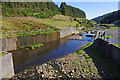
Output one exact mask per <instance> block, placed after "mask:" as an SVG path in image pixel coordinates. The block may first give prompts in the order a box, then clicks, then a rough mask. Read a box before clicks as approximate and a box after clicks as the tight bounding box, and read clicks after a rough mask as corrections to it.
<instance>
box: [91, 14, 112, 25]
mask: <svg viewBox="0 0 120 80" xmlns="http://www.w3.org/2000/svg"><path fill="white" fill-rule="evenodd" d="M109 14H110V13H108V14H105V15H102V16H98V17H96V18H93V19H92V20H93V21H95V22H97V23H100V22H101V20H102V18H104V17H105V16H107V15H109Z"/></svg>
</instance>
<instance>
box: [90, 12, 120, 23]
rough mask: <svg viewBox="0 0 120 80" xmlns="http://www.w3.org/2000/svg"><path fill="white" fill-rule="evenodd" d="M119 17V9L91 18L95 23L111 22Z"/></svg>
mask: <svg viewBox="0 0 120 80" xmlns="http://www.w3.org/2000/svg"><path fill="white" fill-rule="evenodd" d="M119 19H120V10H118V11H114V12H111V13H108V14H105V15H103V16H99V17H96V18H94V19H92V20H93V21H96V22H97V23H102V24H111V23H113V22H115V21H117V20H119Z"/></svg>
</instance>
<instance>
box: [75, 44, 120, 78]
mask: <svg viewBox="0 0 120 80" xmlns="http://www.w3.org/2000/svg"><path fill="white" fill-rule="evenodd" d="M117 45H119V44H117ZM119 46H120V45H119ZM88 47H91V48H89V52H88V53H87V48H88ZM76 53H77V54H78V55H84V57H85V60H86V61H85V62H84V65H81V66H79V67H78V69H79V70H82V69H83V70H86V71H87V72H90V71H91V70H94V71H95V72H97V71H99V73H100V72H101V71H103V72H104V74H105V73H106V72H108V73H110V74H111V75H112V77H113V78H119V72H118V70H119V68H120V65H119V64H117V63H115V62H114V61H112V60H110V59H107V58H106V56H105V55H104V54H103V53H102V52H101V51H99V50H98V49H97V48H96V47H95V45H94V44H93V42H92V43H89V44H87V45H85V46H83V47H82V48H81V49H80V50H78V51H77V52H76ZM103 61H104V62H103ZM76 62H77V61H76ZM82 62H83V61H82ZM86 62H87V65H86V64H85V63H86ZM92 62H94V64H95V66H96V67H93V68H92V69H91V68H90V67H88V65H91V66H92ZM111 64H112V65H111ZM102 68H103V69H104V70H101V69H102ZM103 77H104V76H103Z"/></svg>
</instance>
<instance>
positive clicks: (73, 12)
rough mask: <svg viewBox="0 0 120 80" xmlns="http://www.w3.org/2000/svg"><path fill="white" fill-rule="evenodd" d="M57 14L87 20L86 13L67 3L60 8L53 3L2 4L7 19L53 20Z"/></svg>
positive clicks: (3, 13)
mask: <svg viewBox="0 0 120 80" xmlns="http://www.w3.org/2000/svg"><path fill="white" fill-rule="evenodd" d="M64 4H65V5H64ZM64 9H65V13H64ZM56 14H63V15H67V16H72V17H80V18H85V13H84V11H82V10H80V9H78V8H74V7H72V6H68V5H66V3H62V4H61V7H60V8H59V7H58V6H57V5H55V4H54V3H53V2H2V15H3V16H6V17H11V16H12V17H15V16H36V17H38V18H51V17H53V16H54V15H56Z"/></svg>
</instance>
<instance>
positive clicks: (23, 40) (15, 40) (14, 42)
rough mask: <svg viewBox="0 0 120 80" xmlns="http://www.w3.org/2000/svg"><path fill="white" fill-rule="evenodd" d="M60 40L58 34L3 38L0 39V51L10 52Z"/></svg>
mask: <svg viewBox="0 0 120 80" xmlns="http://www.w3.org/2000/svg"><path fill="white" fill-rule="evenodd" d="M58 39H60V32H51V33H49V34H37V35H29V36H22V37H5V38H0V41H1V42H2V45H1V46H0V49H2V50H0V52H1V51H11V50H16V49H17V48H20V47H21V46H24V47H26V46H28V45H35V44H38V43H46V42H51V41H56V40H58Z"/></svg>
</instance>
